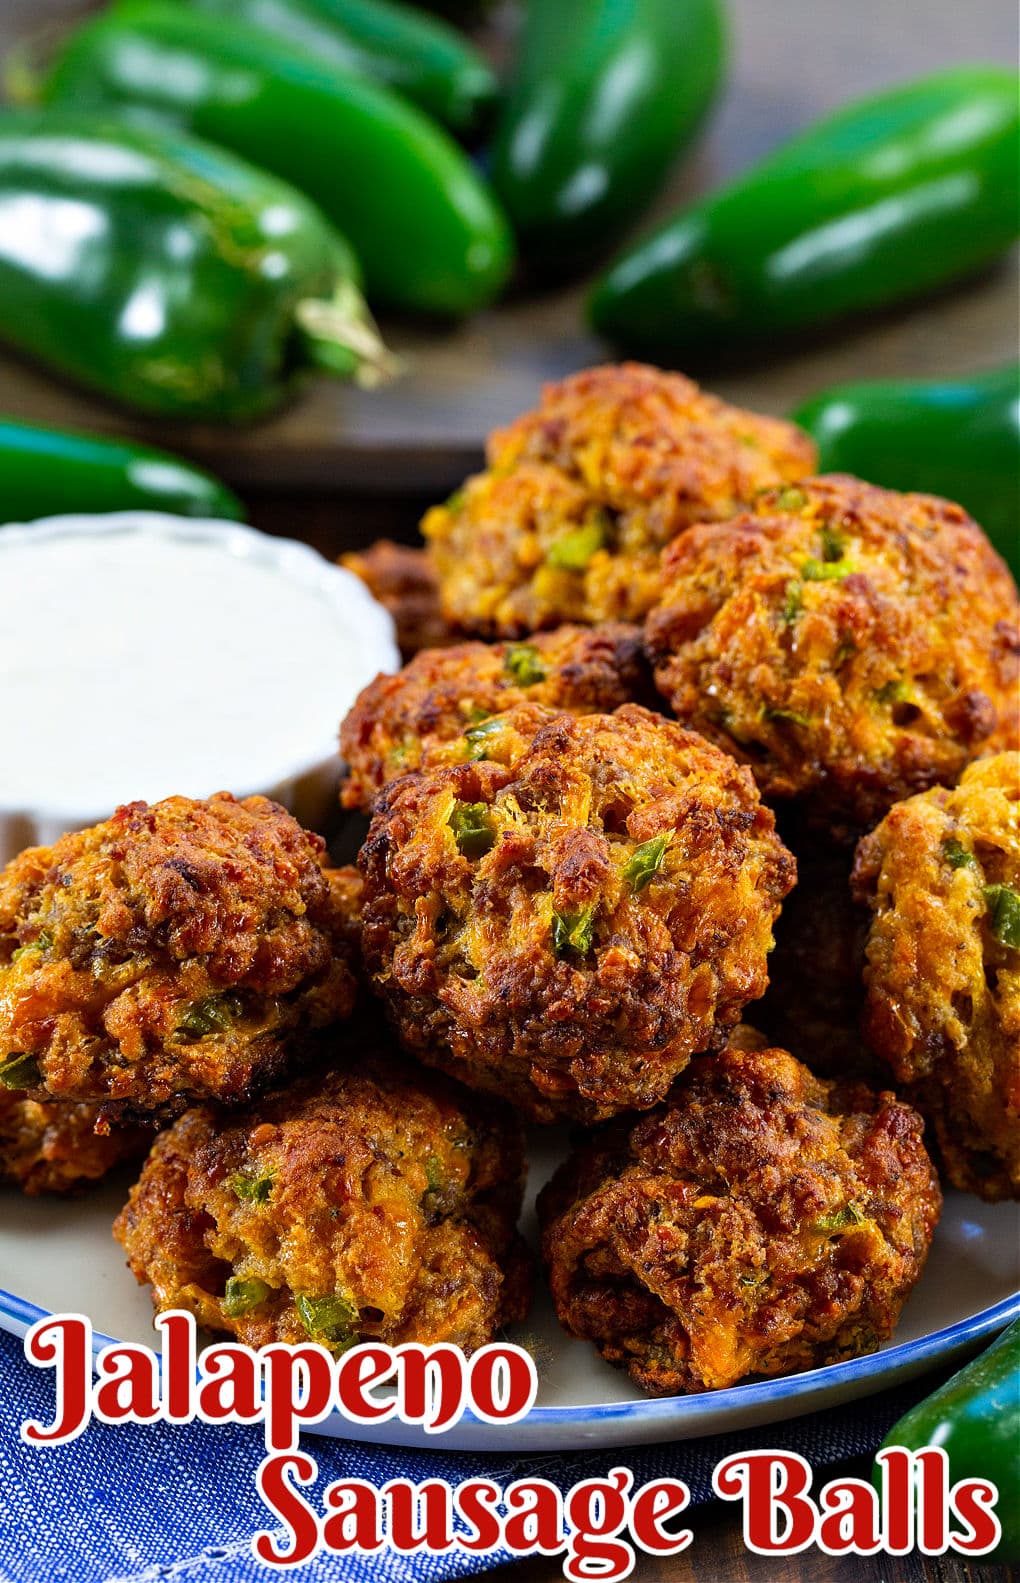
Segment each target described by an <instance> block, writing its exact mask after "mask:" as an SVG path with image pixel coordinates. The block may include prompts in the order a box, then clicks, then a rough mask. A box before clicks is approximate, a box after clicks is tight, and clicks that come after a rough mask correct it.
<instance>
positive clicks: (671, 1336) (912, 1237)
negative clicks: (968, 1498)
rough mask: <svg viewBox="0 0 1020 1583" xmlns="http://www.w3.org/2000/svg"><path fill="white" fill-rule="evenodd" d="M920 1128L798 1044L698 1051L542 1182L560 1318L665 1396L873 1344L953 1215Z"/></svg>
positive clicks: (904, 1109)
mask: <svg viewBox="0 0 1020 1583" xmlns="http://www.w3.org/2000/svg"><path fill="white" fill-rule="evenodd" d="M922 1130H923V1123H922V1121H921V1118H920V1116H918V1115H917V1114H916V1113H915V1112H914V1111H913V1110H911V1109H910V1108H909V1107H908V1106H907V1105H904V1104H901V1103H900V1102H899V1101H898V1100H897V1099H896V1097H895V1095H893V1094H889V1093H883V1094H875V1093H873V1092H872V1091H871V1090H870V1089H868V1088H865V1087H863V1086H857V1085H855V1086H853V1087H839V1086H838V1085H836V1084H834V1083H827V1082H823V1081H822V1080H820V1079H818V1078H815V1077H813V1076H812V1075H811V1073H810V1072H809V1071H808V1070H807V1068H806V1067H804V1066H802V1065H801V1064H800V1062H799V1061H795V1060H794V1058H793V1057H792V1056H791V1055H788V1054H787V1053H786V1051H785V1050H734V1049H728V1050H725V1051H723V1052H722V1053H721V1054H719V1055H716V1056H712V1057H703V1058H701V1059H699V1060H697V1061H695V1062H694V1063H693V1064H692V1065H691V1067H690V1068H689V1070H688V1071H687V1072H685V1073H684V1075H683V1077H682V1078H681V1079H680V1080H679V1082H678V1083H677V1085H676V1087H675V1088H674V1089H673V1091H672V1093H671V1094H670V1096H669V1099H668V1101H667V1103H666V1104H665V1105H662V1106H660V1107H659V1108H658V1109H656V1110H654V1111H652V1112H651V1114H650V1115H647V1116H643V1117H641V1118H640V1119H639V1120H638V1121H636V1122H635V1120H634V1119H633V1118H632V1117H631V1118H627V1119H624V1120H620V1121H618V1122H615V1123H613V1124H612V1126H610V1127H608V1128H605V1129H603V1131H602V1132H600V1133H596V1134H595V1136H594V1138H592V1139H591V1140H590V1141H589V1142H588V1143H586V1144H585V1145H584V1146H583V1147H582V1148H581V1149H580V1151H579V1152H578V1153H577V1154H576V1155H575V1156H574V1157H573V1158H572V1159H570V1160H569V1161H568V1162H567V1163H566V1164H565V1165H563V1166H561V1167H560V1169H559V1171H558V1172H557V1173H556V1175H555V1176H554V1177H553V1179H552V1181H551V1182H550V1183H549V1185H548V1186H547V1187H546V1188H545V1189H544V1191H543V1192H542V1194H541V1196H540V1198H539V1218H540V1221H541V1223H542V1228H543V1237H542V1246H543V1252H544V1256H545V1260H546V1263H547V1264H548V1267H549V1276H550V1280H551V1283H552V1292H553V1299H554V1301H555V1304H556V1311H557V1313H558V1315H559V1318H560V1322H561V1323H562V1325H563V1326H564V1328H565V1329H566V1330H568V1331H570V1333H571V1334H572V1335H575V1336H580V1337H583V1338H584V1339H586V1340H589V1341H592V1342H594V1343H595V1345H596V1347H597V1348H598V1350H599V1351H600V1352H601V1354H602V1356H603V1357H604V1358H606V1359H607V1360H608V1361H609V1362H610V1363H615V1364H618V1365H620V1366H622V1367H624V1368H626V1369H627V1370H628V1371H629V1373H630V1375H631V1377H632V1378H633V1379H634V1380H635V1381H636V1382H637V1383H638V1384H639V1385H640V1386H642V1387H643V1389H645V1390H646V1391H649V1392H651V1393H652V1394H653V1395H657V1396H666V1395H672V1394H674V1393H678V1392H696V1391H706V1390H718V1389H721V1388H724V1387H726V1386H730V1385H736V1384H737V1383H738V1381H740V1380H743V1379H746V1378H748V1377H752V1376H758V1377H762V1376H769V1375H776V1374H793V1373H797V1372H798V1371H800V1370H803V1369H811V1368H817V1367H819V1366H820V1365H822V1364H825V1363H834V1362H837V1361H839V1360H840V1359H843V1358H852V1357H858V1356H860V1355H861V1354H862V1353H865V1352H873V1351H874V1350H875V1349H876V1348H877V1347H878V1345H879V1343H880V1342H882V1341H884V1340H886V1339H887V1338H888V1337H889V1336H890V1335H891V1334H892V1330H893V1326H894V1325H895V1323H896V1319H897V1317H898V1315H899V1312H900V1309H901V1308H902V1306H903V1303H904V1301H905V1300H906V1298H907V1296H908V1294H909V1292H910V1290H911V1288H912V1287H913V1285H914V1283H915V1282H916V1280H917V1278H918V1276H919V1275H920V1273H921V1270H922V1268H923V1266H924V1261H925V1258H926V1256H927V1253H928V1248H929V1245H930V1243H931V1238H932V1233H933V1231H934V1229H935V1225H936V1223H937V1221H938V1218H939V1211H940V1208H941V1194H940V1192H939V1185H938V1179H937V1177H936V1175H935V1172H934V1170H933V1168H932V1165H931V1162H930V1161H929V1159H928V1156H927V1155H926V1153H925V1151H924V1146H923V1143H922Z"/></svg>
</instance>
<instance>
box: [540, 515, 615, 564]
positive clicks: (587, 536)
mask: <svg viewBox="0 0 1020 1583" xmlns="http://www.w3.org/2000/svg"><path fill="white" fill-rule="evenodd" d="M608 536H609V534H608V526H607V524H606V522H605V521H604V520H603V519H601V518H599V517H596V518H593V519H592V521H590V522H586V523H585V524H584V526H583V527H582V528H573V529H572V530H571V532H570V533H564V534H562V535H561V536H560V537H559V538H558V539H554V540H553V542H552V544H550V546H549V549H548V552H547V554H546V560H547V561H548V562H549V565H550V566H555V567H556V568H557V570H558V571H561V572H583V571H584V569H585V567H586V566H587V564H588V562H589V561H590V560H591V558H592V556H593V555H596V554H597V553H598V551H599V550H601V549H602V547H603V545H604V544H605V542H606V539H607V538H608Z"/></svg>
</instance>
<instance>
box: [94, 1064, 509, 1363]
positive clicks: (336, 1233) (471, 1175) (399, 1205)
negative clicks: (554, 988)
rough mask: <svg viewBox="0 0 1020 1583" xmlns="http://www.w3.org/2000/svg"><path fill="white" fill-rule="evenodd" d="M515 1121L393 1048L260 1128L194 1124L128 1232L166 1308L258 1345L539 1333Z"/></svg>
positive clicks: (170, 1136) (260, 1111) (170, 1150)
mask: <svg viewBox="0 0 1020 1583" xmlns="http://www.w3.org/2000/svg"><path fill="white" fill-rule="evenodd" d="M523 1178H524V1154H523V1145H522V1139H521V1135H520V1129H519V1126H518V1124H517V1123H516V1121H515V1120H514V1118H513V1117H512V1115H511V1114H510V1112H508V1111H505V1110H504V1109H503V1108H502V1107H501V1106H498V1105H496V1104H494V1103H493V1102H492V1101H487V1100H481V1099H478V1098H477V1097H475V1096H474V1095H472V1094H469V1093H467V1092H466V1091H465V1090H462V1089H460V1088H458V1087H457V1085H455V1084H453V1083H450V1082H446V1081H444V1080H442V1079H439V1078H436V1077H435V1076H434V1075H433V1074H431V1073H430V1074H422V1073H420V1072H416V1071H415V1070H414V1069H412V1068H411V1067H410V1066H409V1065H407V1064H405V1063H404V1062H403V1061H402V1060H401V1059H400V1058H399V1057H395V1056H392V1055H391V1054H389V1053H388V1052H386V1051H385V1050H383V1051H380V1050H379V1049H378V1048H376V1049H373V1050H372V1051H371V1055H370V1058H366V1052H365V1051H363V1050H359V1052H358V1056H357V1058H351V1057H350V1056H349V1055H348V1056H347V1057H346V1058H344V1059H343V1061H342V1062H341V1064H340V1065H339V1066H337V1067H336V1068H335V1069H334V1070H331V1071H329V1070H327V1071H324V1072H320V1073H317V1074H315V1075H310V1076H307V1077H305V1078H304V1079H302V1081H301V1082H300V1083H298V1084H296V1085H295V1086H294V1087H292V1088H289V1089H285V1090H283V1091H281V1092H279V1093H276V1094H273V1095H269V1096H266V1097H264V1098H262V1099H260V1100H258V1101H257V1102H256V1103H255V1104H254V1105H253V1106H251V1107H250V1108H249V1109H246V1110H244V1111H236V1110H235V1111H229V1112H224V1111H222V1110H218V1109H217V1108H215V1107H212V1106H199V1107H197V1108H195V1109H193V1110H189V1111H187V1112H186V1113H185V1114H184V1115H183V1116H181V1117H180V1118H179V1119H178V1120H177V1121H176V1122H175V1123H174V1125H173V1126H172V1127H171V1128H170V1129H169V1130H168V1131H167V1132H164V1133H162V1134H161V1136H160V1137H159V1138H158V1139H157V1141H156V1144H155V1146H154V1148H153V1150H152V1153H151V1154H150V1156H149V1159H148V1161H147V1162H146V1164H145V1166H144V1168H143V1170H142V1174H141V1178H140V1180H139V1182H138V1184H137V1185H136V1186H135V1187H134V1188H133V1190H132V1192H131V1197H130V1199H129V1201H128V1203H127V1205H126V1206H125V1208H124V1209H123V1210H122V1212H121V1214H120V1216H119V1217H118V1219H117V1221H116V1223H115V1225H114V1235H115V1236H116V1237H117V1238H118V1240H119V1241H120V1242H121V1244H122V1245H123V1247H124V1249H125V1251H126V1252H127V1255H128V1262H129V1264H130V1266H131V1269H132V1270H133V1271H134V1274H135V1276H136V1278H137V1279H138V1281H140V1282H143V1283H144V1282H148V1283H149V1284H150V1285H151V1287H152V1299H153V1303H154V1305H155V1307H156V1308H157V1309H167V1308H185V1309H187V1310H188V1311H190V1312H191V1313H193V1314H194V1315H195V1317H196V1319H197V1320H198V1322H199V1323H200V1324H201V1325H204V1326H205V1327H206V1328H207V1329H209V1330H214V1331H229V1332H231V1333H232V1334H233V1335H235V1336H237V1337H238V1338H239V1340H241V1341H243V1342H245V1343H247V1344H248V1345H250V1346H262V1345H264V1344H265V1343H267V1342H269V1341H287V1342H298V1341H306V1340H307V1339H308V1338H309V1337H311V1339H312V1340H313V1341H318V1342H321V1343H322V1344H323V1345H324V1346H327V1347H330V1348H332V1349H334V1350H336V1351H342V1350H343V1349H344V1348H346V1347H348V1346H351V1345H353V1344H354V1343H355V1342H357V1341H369V1340H373V1341H383V1342H386V1343H391V1344H393V1345H396V1344H398V1343H399V1342H402V1341H418V1342H422V1343H425V1344H428V1343H432V1342H438V1341H449V1342H453V1343H455V1344H456V1345H458V1346H461V1347H464V1348H466V1349H468V1350H471V1349H473V1348H475V1347H478V1346H481V1345H482V1344H483V1343H484V1342H486V1341H489V1340H491V1339H492V1337H493V1335H494V1333H495V1331H496V1330H497V1329H498V1328H499V1327H500V1326H501V1325H503V1324H505V1323H508V1322H509V1321H511V1320H515V1319H518V1318H521V1317H523V1313H524V1309H525V1306H526V1299H527V1284H528V1280H527V1277H528V1271H527V1264H526V1259H525V1256H524V1252H523V1245H522V1243H521V1242H520V1240H519V1238H518V1236H517V1233H516V1229H515V1227H516V1220H517V1215H518V1212H519V1210H520V1204H521V1191H522V1185H523Z"/></svg>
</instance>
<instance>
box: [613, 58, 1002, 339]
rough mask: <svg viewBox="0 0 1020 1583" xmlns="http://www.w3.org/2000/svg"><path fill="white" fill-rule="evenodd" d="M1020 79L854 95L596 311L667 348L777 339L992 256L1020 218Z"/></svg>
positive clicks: (673, 229)
mask: <svg viewBox="0 0 1020 1583" xmlns="http://www.w3.org/2000/svg"><path fill="white" fill-rule="evenodd" d="M1017 83H1018V79H1017V74H1016V73H1015V72H1012V71H1006V70H1000V69H997V68H995V67H980V66H968V67H960V68H957V69H955V70H952V71H944V72H940V73H938V74H936V75H935V76H932V77H928V78H925V79H924V80H923V81H921V82H915V83H912V84H910V85H908V86H906V87H901V88H894V89H892V90H891V91H889V92H887V93H883V94H880V95H878V96H877V97H875V98H871V99H866V100H862V101H860V102H859V103H856V104H851V105H848V106H847V107H846V108H845V109H842V110H840V111H839V112H838V113H837V114H836V115H834V116H831V117H829V118H828V119H827V120H825V121H822V122H819V124H818V125H817V126H814V127H812V128H811V129H810V130H809V131H807V132H804V133H803V134H802V135H801V136H799V137H797V138H795V139H794V140H793V141H792V142H791V143H788V144H786V145H785V147H783V148H781V149H780V150H779V151H778V152H777V153H775V154H773V155H772V156H771V157H770V158H768V159H766V160H764V161H763V162H762V163H761V164H760V165H756V166H755V167H754V168H753V169H752V170H750V171H748V172H747V174H746V175H744V176H743V177H741V178H740V179H739V180H738V181H736V182H734V183H733V184H732V185H730V186H728V187H725V188H723V189H722V190H721V191H719V192H716V193H713V194H711V195H710V196H709V197H707V198H705V199H704V200H702V201H701V202H700V203H696V204H694V205H692V206H691V207H690V208H688V209H685V210H683V211H682V212H681V213H680V214H679V215H677V216H676V217H675V218H674V219H672V220H670V221H668V222H667V224H666V225H664V226H663V227H661V228H660V229H659V230H658V231H656V232H654V233H653V234H652V235H651V236H650V237H648V238H647V239H646V240H645V241H643V242H639V243H638V244H637V246H636V247H635V248H633V249H632V250H631V251H630V252H628V253H626V254H625V255H624V257H623V258H621V259H620V260H619V261H618V262H617V263H616V264H615V265H613V266H612V268H611V269H610V270H609V271H608V273H607V274H606V275H605V276H604V277H603V279H602V280H601V281H600V282H599V283H598V284H597V285H596V288H595V291H594V295H593V296H592V298H591V301H590V314H591V318H592V321H593V323H594V324H595V326H596V327H597V328H598V329H599V330H601V331H603V332H604V333H605V334H606V335H608V336H610V337H612V338H613V339H614V340H617V341H619V342H621V343H622V344H624V345H626V346H628V347H630V348H634V349H644V350H650V349H654V351H655V352H657V353H658V354H659V356H660V357H662V356H663V355H673V354H683V353H688V352H690V351H691V350H697V349H700V350H703V349H705V348H706V347H707V348H712V347H715V346H723V345H726V344H730V345H735V346H737V347H739V348H741V349H742V350H746V349H747V348H748V347H753V346H754V344H755V343H756V342H757V343H758V344H759V345H765V346H767V345H769V344H771V345H772V346H774V344H775V338H776V336H778V335H782V334H786V333H788V332H793V331H798V330H803V329H805V328H806V327H809V326H814V325H819V324H823V323H825V322H827V321H830V320H833V319H838V318H840V317H842V316H843V315H845V314H849V313H853V312H859V311H861V310H863V309H869V308H878V307H883V306H885V305H887V304H890V303H895V302H900V301H902V300H903V299H905V298H908V297H912V296H915V295H916V294H918V293H919V292H923V291H927V290H929V289H931V288H933V287H935V286H938V285H940V284H942V283H943V282H945V281H948V280H953V279H955V278H956V277H957V276H960V275H963V274H966V273H967V272H968V271H971V270H974V269H977V268H978V267H979V266H981V265H982V264H986V263H988V262H989V261H990V260H991V259H993V258H995V257H996V256H997V255H998V254H1000V253H1001V252H1003V251H1004V249H1005V248H1007V247H1008V246H1009V244H1010V243H1011V242H1012V240H1013V238H1014V237H1015V236H1016V234H1017V228H1018V206H1017V139H1018V133H1020V104H1018V94H1017Z"/></svg>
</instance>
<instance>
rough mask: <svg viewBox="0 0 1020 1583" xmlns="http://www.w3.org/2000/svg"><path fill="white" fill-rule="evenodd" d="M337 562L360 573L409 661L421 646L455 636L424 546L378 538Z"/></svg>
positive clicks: (438, 643) (432, 646) (434, 645)
mask: <svg viewBox="0 0 1020 1583" xmlns="http://www.w3.org/2000/svg"><path fill="white" fill-rule="evenodd" d="M339 564H340V565H341V566H342V567H344V569H345V570H346V571H348V572H353V573H354V575H355V577H360V579H361V581H362V582H363V583H364V584H365V587H366V588H367V589H368V591H369V593H370V594H371V595H372V596H373V598H375V599H377V600H378V601H379V603H380V604H381V605H382V606H383V607H384V609H386V610H388V611H389V613H390V615H391V616H392V617H393V624H394V626H395V627H396V629H397V644H398V646H399V648H400V653H401V655H402V657H403V658H404V659H405V660H409V659H410V658H411V657H412V655H414V654H417V653H418V651H419V649H437V648H442V646H443V645H444V644H445V643H453V642H455V641H456V633H455V632H454V631H453V630H452V629H451V627H450V626H449V624H448V623H447V621H446V620H445V619H444V617H443V613H442V611H441V610H440V608H439V577H438V574H437V572H436V569H435V567H434V566H433V564H432V561H431V559H430V557H429V555H428V553H427V551H426V550H425V549H423V548H420V547H419V548H414V547H413V546H411V545H409V544H395V543H394V542H393V540H392V539H377V540H376V542H375V544H370V545H369V546H368V548H367V549H366V550H353V551H351V553H350V554H348V555H341V557H340V562H339Z"/></svg>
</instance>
